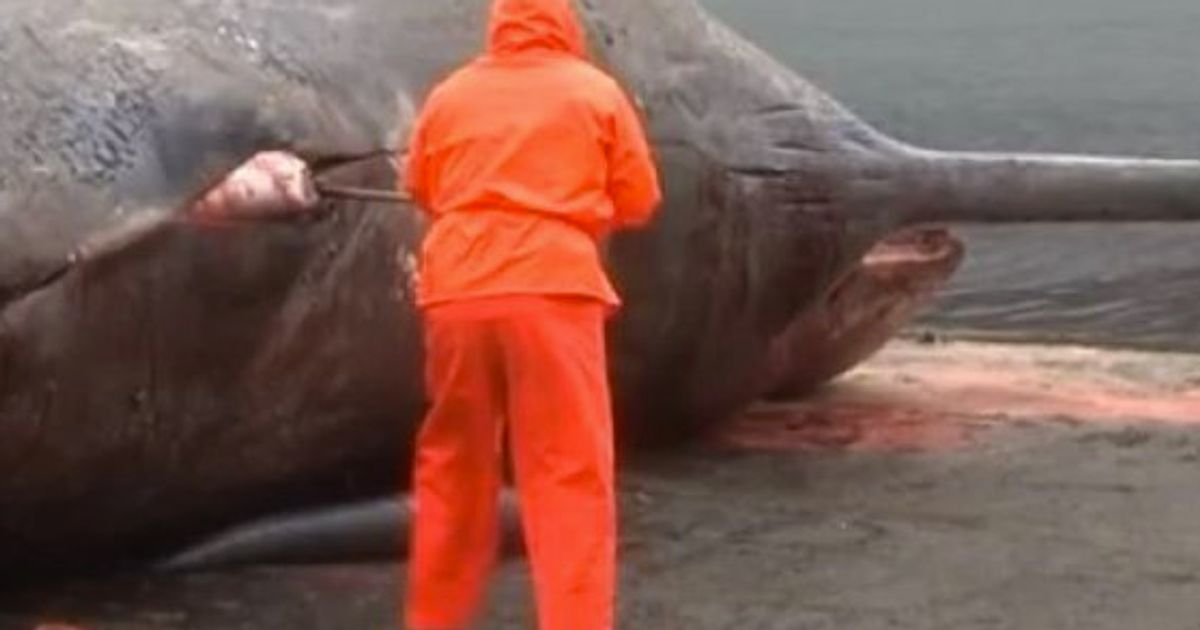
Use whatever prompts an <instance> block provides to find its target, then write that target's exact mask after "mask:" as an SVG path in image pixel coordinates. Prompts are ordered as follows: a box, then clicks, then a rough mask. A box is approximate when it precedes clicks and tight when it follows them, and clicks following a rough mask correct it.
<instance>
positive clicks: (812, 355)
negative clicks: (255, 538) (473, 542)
mask: <svg viewBox="0 0 1200 630" xmlns="http://www.w3.org/2000/svg"><path fill="white" fill-rule="evenodd" d="M484 4H485V2H484V0H311V1H306V2H302V3H297V2H287V1H285V0H215V1H204V2H200V1H197V0H126V1H124V2H120V3H95V2H86V1H84V0H39V1H36V2H35V1H32V0H23V1H13V2H5V3H3V5H2V6H0V114H2V115H0V438H2V439H0V565H3V566H5V567H6V568H9V570H10V573H11V574H14V575H15V574H18V573H21V572H22V571H25V570H29V571H32V570H35V569H51V570H65V569H71V568H78V567H80V566H84V565H86V564H88V563H90V562H93V561H96V560H100V559H111V558H114V557H118V556H121V557H129V556H130V555H133V556H137V555H139V554H144V553H156V552H159V551H161V550H163V549H165V548H169V547H171V546H172V545H175V544H178V543H180V542H182V541H184V540H188V539H190V538H191V537H193V536H195V535H199V534H203V533H205V532H208V531H212V530H214V529H216V528H219V527H221V526H224V525H227V524H230V523H233V522H237V521H238V520H240V519H245V518H250V517H254V516H259V515H263V514H270V513H274V512H278V511H281V510H285V509H291V508H298V507H303V506H305V505H313V504H320V503H324V502H329V501H335V500H340V499H344V498H349V497H356V496H362V495H368V494H372V493H376V492H380V491H381V489H384V488H390V487H394V486H393V484H396V483H399V484H401V485H402V484H404V483H405V479H404V469H405V468H406V463H407V461H408V455H409V452H410V451H409V448H410V446H411V437H412V435H413V431H414V427H415V426H416V423H417V422H418V420H419V418H420V411H421V407H422V395H421V378H420V374H421V372H420V365H421V348H420V338H421V337H420V334H419V321H418V318H417V316H416V313H415V311H414V309H413V307H412V303H411V299H410V293H409V286H408V281H409V275H410V274H411V272H412V263H411V252H412V251H413V248H414V247H415V245H416V243H417V242H418V239H419V238H420V234H421V229H422V224H421V221H420V219H419V218H418V216H417V215H416V214H414V213H411V212H408V211H407V210H405V209H401V210H399V211H398V210H396V209H395V208H392V207H390V206H385V205H378V204H367V203H360V202H351V201H344V200H341V201H331V202H328V203H329V204H330V207H329V208H327V209H328V210H330V212H327V213H323V214H322V215H321V217H322V218H320V219H313V220H305V221H288V222H273V223H255V224H243V225H232V226H231V225H208V224H204V223H202V222H197V221H193V220H191V219H190V218H189V216H188V213H187V209H188V208H189V207H190V206H191V204H192V203H193V202H194V201H195V200H196V199H198V198H199V197H200V196H201V195H202V194H203V193H204V192H205V191H206V190H208V189H209V188H210V187H211V186H212V185H213V184H214V183H216V182H218V181H220V179H221V178H222V177H223V176H224V175H225V174H226V173H228V172H230V171H231V170H232V169H234V168H235V167H237V166H238V165H239V164H241V163H243V162H245V161H246V160H248V159H250V158H251V157H252V156H254V155H256V154H258V153H259V152H262V151H268V150H282V151H288V152H291V153H294V154H296V155H298V156H301V157H303V158H304V159H305V160H307V161H309V162H310V163H312V164H318V165H320V164H325V165H336V164H341V163H343V160H344V159H345V158H346V156H362V155H369V154H372V153H374V152H378V151H379V150H380V149H383V148H387V147H390V146H393V145H394V143H395V142H396V141H397V139H402V138H403V137H404V135H405V131H406V129H407V125H408V122H409V121H410V119H411V117H412V115H413V112H414V111H415V108H416V107H417V105H418V104H419V103H420V100H421V97H422V95H423V94H424V92H425V90H427V89H428V88H429V87H430V86H431V84H432V83H433V82H434V81H435V80H436V79H438V78H440V77H441V76H442V75H443V74H444V73H445V72H447V71H448V70H449V69H451V68H452V67H454V66H455V65H457V64H458V63H460V62H462V61H463V60H465V59H467V58H469V57H470V56H471V55H472V54H474V53H475V52H476V51H477V50H478V49H479V46H480V44H481V41H482V33H483V24H482V20H483V18H484V16H485V10H484ZM578 6H579V9H580V12H581V15H582V16H583V17H584V19H585V21H586V23H587V27H588V31H589V37H590V41H591V48H592V52H593V55H594V57H595V60H596V62H597V63H599V64H602V65H603V66H605V67H606V68H608V69H609V70H611V71H612V72H613V73H615V74H616V75H617V76H619V77H620V78H621V79H622V81H623V82H624V84H625V85H626V86H627V88H628V89H629V90H630V92H631V93H632V94H634V95H635V96H636V97H637V99H638V101H639V103H640V105H641V107H642V108H643V110H644V112H645V115H646V117H647V122H648V126H649V128H650V131H651V134H652V137H653V140H654V145H655V150H656V155H657V158H658V160H659V162H660V165H661V169H662V173H663V179H664V185H665V192H666V201H665V205H664V208H663V212H662V213H661V216H660V219H659V220H658V221H657V223H656V224H655V225H654V227H653V228H652V229H650V230H648V231H646V232H643V233H637V234H630V235H625V236H622V237H620V238H617V239H615V240H614V241H612V242H611V243H609V244H607V245H606V251H605V255H606V257H607V259H608V261H609V263H610V264H611V266H612V269H613V270H614V274H615V276H616V280H617V284H618V285H619V287H620V289H621V291H622V293H623V296H624V298H625V301H626V305H625V309H624V311H623V312H622V314H621V315H620V316H619V317H618V318H617V319H616V320H615V321H614V322H613V327H612V336H611V338H612V356H613V382H614V389H615V396H616V409H617V412H618V421H619V427H620V428H619V433H620V436H621V438H622V440H623V441H624V442H625V443H627V444H630V445H640V444H655V443H664V442H666V443H669V442H671V441H672V440H676V439H680V438H683V437H688V436H692V435H696V434H697V433H699V432H700V431H702V430H704V429H705V428H706V427H708V426H711V425H712V424H713V423H716V422H719V421H720V420H722V419H724V418H727V417H728V416H729V415H730V414H732V413H734V412H736V411H737V410H738V409H739V408H740V407H742V406H743V405H745V404H747V403H748V402H750V401H751V400H753V399H754V398H756V397H758V396H761V395H764V394H768V393H779V392H785V393H792V394H796V393H802V392H804V391H805V390H806V389H808V388H810V387H812V386H814V385H816V384H819V383H821V382H823V381H825V380H828V379H829V378H832V377H834V376H836V375H837V374H838V373H839V372H841V371H843V370H845V369H848V368H849V367H852V366H853V365H854V364H855V363H856V362H857V361H860V360H862V359H863V358H865V357H866V356H869V355H870V354H871V353H872V352H873V351H874V350H876V349H877V348H878V347H879V346H880V345H881V344H882V343H884V342H885V341H886V340H887V338H888V337H889V336H890V335H891V334H893V333H894V332H895V331H896V330H897V329H898V328H899V327H900V326H902V325H903V324H904V323H905V321H907V318H908V316H909V315H911V313H912V311H913V310H914V309H915V308H916V307H918V306H919V305H920V304H921V303H922V302H923V301H924V299H926V298H927V297H928V295H929V294H930V292H932V291H933V290H935V289H936V287H937V286H938V285H939V284H940V282H941V281H943V280H945V278H946V277H947V276H948V275H949V274H950V273H951V272H952V271H953V270H954V268H955V266H956V265H957V264H958V261H959V258H960V257H961V253H962V252H961V247H960V246H959V245H958V244H957V242H956V241H955V240H954V239H953V237H951V236H949V235H948V234H947V233H946V232H945V231H944V230H942V229H940V228H936V227H935V228H926V227H923V226H929V225H934V226H936V225H940V224H943V223H946V222H956V221H1056V220H1091V221H1095V220H1102V221H1103V220H1111V221H1137V220H1191V219H1197V218H1200V162H1195V161H1190V160H1175V161H1165V160H1145V159H1134V158H1128V159H1126V158H1107V157H1103V158H1102V157H1084V156H1045V155H1007V154H1006V155H995V154H962V153H948V152H939V151H932V150H926V149H920V148H916V147H912V146H909V145H907V144H905V143H902V142H900V141H897V140H895V139H892V138H889V137H887V136H885V135H883V134H882V133H880V132H879V131H877V130H875V129H872V128H871V127H869V126H867V125H866V124H864V123H863V122H862V121H860V120H859V119H858V118H856V117H855V116H854V115H852V114H851V113H850V112H848V111H847V110H846V109H844V108H843V107H841V106H840V105H839V104H838V103H836V102H835V101H834V100H832V99H831V98H830V97H829V96H827V95H825V94H824V93H822V92H821V91H820V90H818V89H817V88H815V87H814V86H812V85H811V84H809V83H807V82H805V81H804V80H803V79H802V78H800V77H798V76H797V75H795V74H794V73H793V72H792V71H790V70H788V69H787V68H785V67H783V66H782V65H780V64H778V63H777V62H775V61H773V60H772V59H771V58H769V57H768V56H766V55H765V54H763V53H762V52H761V51H760V50H758V49H757V48H755V47H754V46H753V45H751V44H750V43H748V42H746V41H745V40H743V39H741V38H739V37H738V36H737V35H736V34H734V33H733V32H732V31H731V30H730V29H728V28H726V27H725V26H723V25H721V24H720V23H719V22H717V21H716V20H715V19H713V18H712V17H710V16H709V15H707V14H706V13H705V12H704V11H703V10H702V9H701V8H700V7H699V6H698V5H696V4H695V3H694V2H692V1H691V0H603V1H601V0H581V1H580V2H579V5H578ZM391 172H392V169H391V166H390V165H389V164H387V161H386V160H375V161H361V162H347V163H346V164H345V165H344V166H342V167H341V168H330V170H329V174H330V176H331V177H335V178H336V179H337V180H338V181H339V182H341V183H344V184H347V185H356V186H367V187H375V188H387V187H389V186H391V185H392V180H391ZM145 226H152V227H153V229H144V228H145ZM113 243H117V244H119V246H117V247H113V246H111V245H112V244H113ZM881 243H882V245H881ZM96 252H100V254H96ZM397 471H399V473H398V474H399V477H400V478H399V479H396V477H397Z"/></svg>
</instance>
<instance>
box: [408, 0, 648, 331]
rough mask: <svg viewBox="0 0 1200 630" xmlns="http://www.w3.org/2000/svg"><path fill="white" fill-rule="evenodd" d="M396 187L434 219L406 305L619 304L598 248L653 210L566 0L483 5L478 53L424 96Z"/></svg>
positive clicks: (605, 81)
mask: <svg viewBox="0 0 1200 630" xmlns="http://www.w3.org/2000/svg"><path fill="white" fill-rule="evenodd" d="M406 164H407V167H406V168H405V172H404V174H403V180H404V184H405V185H406V186H407V188H408V189H409V192H410V193H411V194H412V195H413V197H414V199H415V200H416V201H417V203H418V204H419V205H420V206H421V207H422V208H424V209H425V210H426V211H427V212H429V213H430V214H431V215H432V217H433V218H434V222H433V225H432V226H431V228H430V230H429V233H428V234H427V235H426V237H425V242H424V244H423V246H422V252H421V260H420V281H419V283H418V303H419V304H420V305H422V306H432V305H436V304H439V303H444V302H448V301H455V300H463V299H471V298H480V297H494V296H503V295H529V294H533V295H551V296H554V295H563V296H576V297H588V298H595V299H598V300H601V301H603V302H605V303H607V304H609V305H610V306H614V307H615V306H616V305H618V304H619V299H618V296H617V294H616V291H614V289H613V287H612V285H611V284H610V282H609V280H608V277H607V276H606V274H605V272H604V270H603V267H602V264H601V261H600V255H599V251H598V241H599V240H600V239H602V238H604V237H605V236H606V235H607V234H608V233H609V232H610V231H612V230H615V229H621V228H626V227H635V226H638V225H640V224H643V223H645V222H647V221H648V220H649V219H650V218H651V216H652V213H653V211H654V209H655V208H656V207H657V205H658V203H659V201H660V200H661V192H660V190H659V182H658V178H657V174H656V172H655V167H654V163H653V160H652V156H651V150H650V147H649V145H648V143H647V141H646V138H645V135H644V132H643V129H642V124H641V121H640V119H639V117H638V114H637V111H636V110H635V108H634V106H633V104H632V103H631V102H630V101H629V99H628V98H627V97H626V95H625V93H624V92H623V91H622V90H621V88H620V86H619V85H618V84H617V83H616V82H615V81H614V80H613V79H611V78H610V77H608V76H607V75H605V74H604V73H603V72H601V71H600V70H599V69H597V68H595V67H594V66H592V65H591V64H590V63H588V62H587V60H586V51H585V39H584V34H583V30H582V28H581V27H580V24H579V21H578V18H577V17H576V15H575V13H574V10H573V9H572V8H571V5H570V2H569V0H496V1H495V2H494V3H493V6H492V14H491V22H490V26H489V29H488V40H487V51H486V52H485V53H484V54H483V55H482V56H480V57H479V58H477V59H475V60H474V61H473V62H471V63H469V64H468V65H466V66H465V67H464V68H462V69H460V70H459V71H458V72H456V73H454V74H453V75H452V76H450V77H449V78H448V79H447V80H446V81H445V82H443V83H441V84H440V85H438V86H437V87H436V88H435V89H434V90H433V92H432V93H431V94H430V96H429V98H428V99H427V102H426V104H425V107H424V109H423V110H422V112H421V114H420V116H419V117H418V119H417V121H416V125H415V127H414V129H413V132H412V137H411V140H410V142H409V154H408V159H407V161H406Z"/></svg>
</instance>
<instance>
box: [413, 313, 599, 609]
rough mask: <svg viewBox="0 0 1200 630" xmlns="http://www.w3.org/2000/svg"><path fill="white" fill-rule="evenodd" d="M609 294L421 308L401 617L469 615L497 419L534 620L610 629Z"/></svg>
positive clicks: (479, 566)
mask: <svg viewBox="0 0 1200 630" xmlns="http://www.w3.org/2000/svg"><path fill="white" fill-rule="evenodd" d="M607 308H608V307H607V306H605V305H604V304H603V303H601V302H599V301H594V300H589V299H574V298H558V297H545V298H542V297H532V296H531V297H503V298H484V299H478V300H469V301H462V302H451V303H447V304H444V305H441V306H436V307H433V308H430V309H429V310H427V312H426V352H427V359H426V370H427V372H426V379H427V386H428V388H429V392H430V395H431V398H432V400H431V403H432V406H431V408H430V410H429V413H428V415H427V416H426V418H425V422H424V424H423V426H422V428H421V431H420V433H419V435H418V438H417V455H416V471H415V478H414V488H415V493H416V522H415V525H414V528H413V534H412V539H411V541H410V542H411V553H410V561H409V562H410V564H409V583H408V593H407V611H406V617H407V623H408V625H409V628H412V629H413V630H450V629H459V628H467V627H468V626H469V625H470V623H471V621H472V620H473V618H474V616H475V614H476V612H477V609H478V608H479V606H480V604H481V601H482V599H483V595H484V592H485V590H486V586H487V582H488V577H489V574H490V572H491V569H492V568H493V566H494V563H495V559H496V553H497V547H498V541H499V526H498V525H499V521H498V519H499V517H498V500H499V492H500V486H501V476H502V474H501V471H502V461H501V454H502V452H503V449H502V444H503V429H504V427H505V426H507V428H508V433H509V440H510V443H511V450H512V454H513V464H514V466H513V470H514V473H515V477H516V479H515V481H516V485H517V493H518V497H519V501H520V506H521V519H522V523H523V525H524V531H525V541H526V548H527V550H528V553H529V561H530V564H531V568H532V573H533V585H534V591H535V595H536V601H537V608H538V627H539V628H540V630H610V629H611V628H612V624H613V600H614V588H615V564H616V505H615V498H614V488H613V479H614V464H613V434H612V412H611V403H610V400H609V389H608V376H607V369H606V357H605V347H604V319H605V317H606V311H607Z"/></svg>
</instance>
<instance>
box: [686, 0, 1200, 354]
mask: <svg viewBox="0 0 1200 630" xmlns="http://www.w3.org/2000/svg"><path fill="white" fill-rule="evenodd" d="M702 1H703V2H704V3H705V4H706V5H708V7H709V8H710V9H712V10H713V11H714V12H715V13H716V14H717V15H719V16H720V17H722V18H723V19H724V20H725V21H726V22H727V23H729V24H730V25H732V26H733V27H734V28H735V29H736V30H738V31H740V32H741V33H743V34H744V35H746V36H748V37H749V38H750V39H752V40H753V41H754V42H756V43H757V44H759V45H760V46H761V47H763V48H764V49H766V50H767V51H768V52H770V53H771V54H773V55H774V56H775V57H776V58H778V59H780V60H781V61H782V62H784V63H785V64H787V65H789V66H790V67H792V68H794V69H795V70H796V71H798V72H799V73H800V74H802V75H804V76H805V77H807V78H808V79H810V80H812V81H813V82H814V83H816V84H817V85H818V86H820V87H821V88H823V89H825V90H826V91H828V92H830V93H831V94H833V96H834V97H836V98H837V99H838V100H840V101H841V102H842V103H844V104H845V105H847V106H848V107H849V108H850V109H851V110H853V111H854V112H855V113H857V114H858V115H860V116H862V117H863V118H864V119H866V120H867V121H868V122H870V123H871V124H873V125H875V126H877V127H879V128H880V129H882V130H883V131H885V132H887V133H889V134H891V135H893V136H896V137H898V138H900V139H903V140H905V141H908V142H912V143H915V144H919V145H924V146H929V147H934V148H940V149H963V150H968V149H977V150H997V151H1056V152H1068V153H1093V154H1120V155H1139V156H1147V157H1181V158H1196V157H1200V2H1196V1H1195V0H1138V1H1137V2H1129V1H1128V0H1005V1H1004V2H995V1H994V0H887V1H884V0H702ZM958 233H959V234H960V235H962V236H963V237H964V238H965V240H966V241H967V246H968V249H969V254H968V258H967V261H966V262H965V263H964V266H963V269H962V270H961V271H960V273H959V274H958V275H957V276H956V278H955V279H954V280H953V281H952V282H951V284H950V286H949V287H947V288H946V289H945V290H944V291H942V293H941V294H940V295H939V297H938V300H937V302H936V304H935V305H934V306H933V307H932V308H931V309H929V310H928V311H927V312H925V313H924V314H923V315H922V317H921V318H920V320H919V323H920V324H921V325H926V326H931V327H936V328H942V329H951V330H971V331H978V332H985V333H994V334H1001V335H1005V336H1010V335H1011V336H1017V337H1020V336H1029V337H1037V338H1053V339H1063V340H1071V341H1079V342H1084V343H1095V344H1120V345H1138V346H1146V347H1154V348H1164V349H1186V350H1191V351H1200V224H1140V225H1121V226H1114V225H1036V226H1004V227H980V226H963V227H961V228H959V229H958Z"/></svg>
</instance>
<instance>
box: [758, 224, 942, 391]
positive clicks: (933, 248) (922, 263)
mask: <svg viewBox="0 0 1200 630" xmlns="http://www.w3.org/2000/svg"><path fill="white" fill-rule="evenodd" d="M964 252H965V247H964V246H963V244H962V241H960V240H959V239H958V238H957V237H956V236H954V234H952V233H951V232H950V230H948V229H946V228H940V227H921V228H911V229H906V230H902V231H900V232H896V233H893V234H891V235H889V236H887V237H885V238H884V239H882V240H880V241H879V242H878V243H876V244H875V246H874V247H873V248H872V249H871V250H870V251H868V252H867V253H866V255H864V256H863V258H862V260H861V262H860V263H859V264H857V265H856V266H854V267H853V268H852V269H851V270H850V271H849V272H847V273H846V274H844V275H843V276H842V277H841V279H840V280H839V281H838V282H836V283H835V284H834V285H833V287H832V288H831V289H830V290H829V292H828V293H826V294H825V297H824V299H822V301H821V302H820V303H819V304H818V305H817V306H816V307H815V308H813V309H810V310H808V311H805V312H804V314H803V315H801V316H800V317H799V318H797V319H796V320H795V321H793V322H792V323H791V324H790V325H789V326H788V328H787V329H786V330H784V332H783V333H781V334H780V335H778V336H777V337H776V338H775V340H774V341H773V342H772V344H771V352H770V359H769V369H768V375H769V376H768V388H767V396H768V397H769V398H771V399H787V398H795V397H799V396H803V395H805V394H807V393H809V392H811V391H812V390H813V389H815V388H817V387H819V386H820V385H823V384H825V383H827V382H829V381H830V380H832V379H834V378H836V377H838V376H839V375H841V374H842V373H844V372H845V371H846V370H848V369H850V368H852V367H854V366H855V365H858V364H859V363H861V362H862V361H864V360H866V359H867V358H869V357H870V356H872V355H873V354H875V353H876V352H878V351H879V350H880V349H882V348H883V346H884V345H886V344H887V343H888V341H889V340H891V339H892V338H894V337H895V335H896V334H898V333H899V332H900V331H901V330H902V329H903V328H904V327H905V326H907V325H908V324H909V322H910V321H911V320H912V318H913V316H914V315H916V313H917V312H918V311H919V310H920V309H922V308H924V307H925V306H927V305H928V304H929V303H930V302H931V301H932V300H933V298H934V296H935V295H936V294H937V291H938V290H939V289H940V288H941V287H943V286H945V284H946V283H947V282H948V281H949V280H950V278H951V277H952V276H953V275H954V272H955V271H957V270H958V268H959V266H960V265H961V264H962V260H963V257H964Z"/></svg>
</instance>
